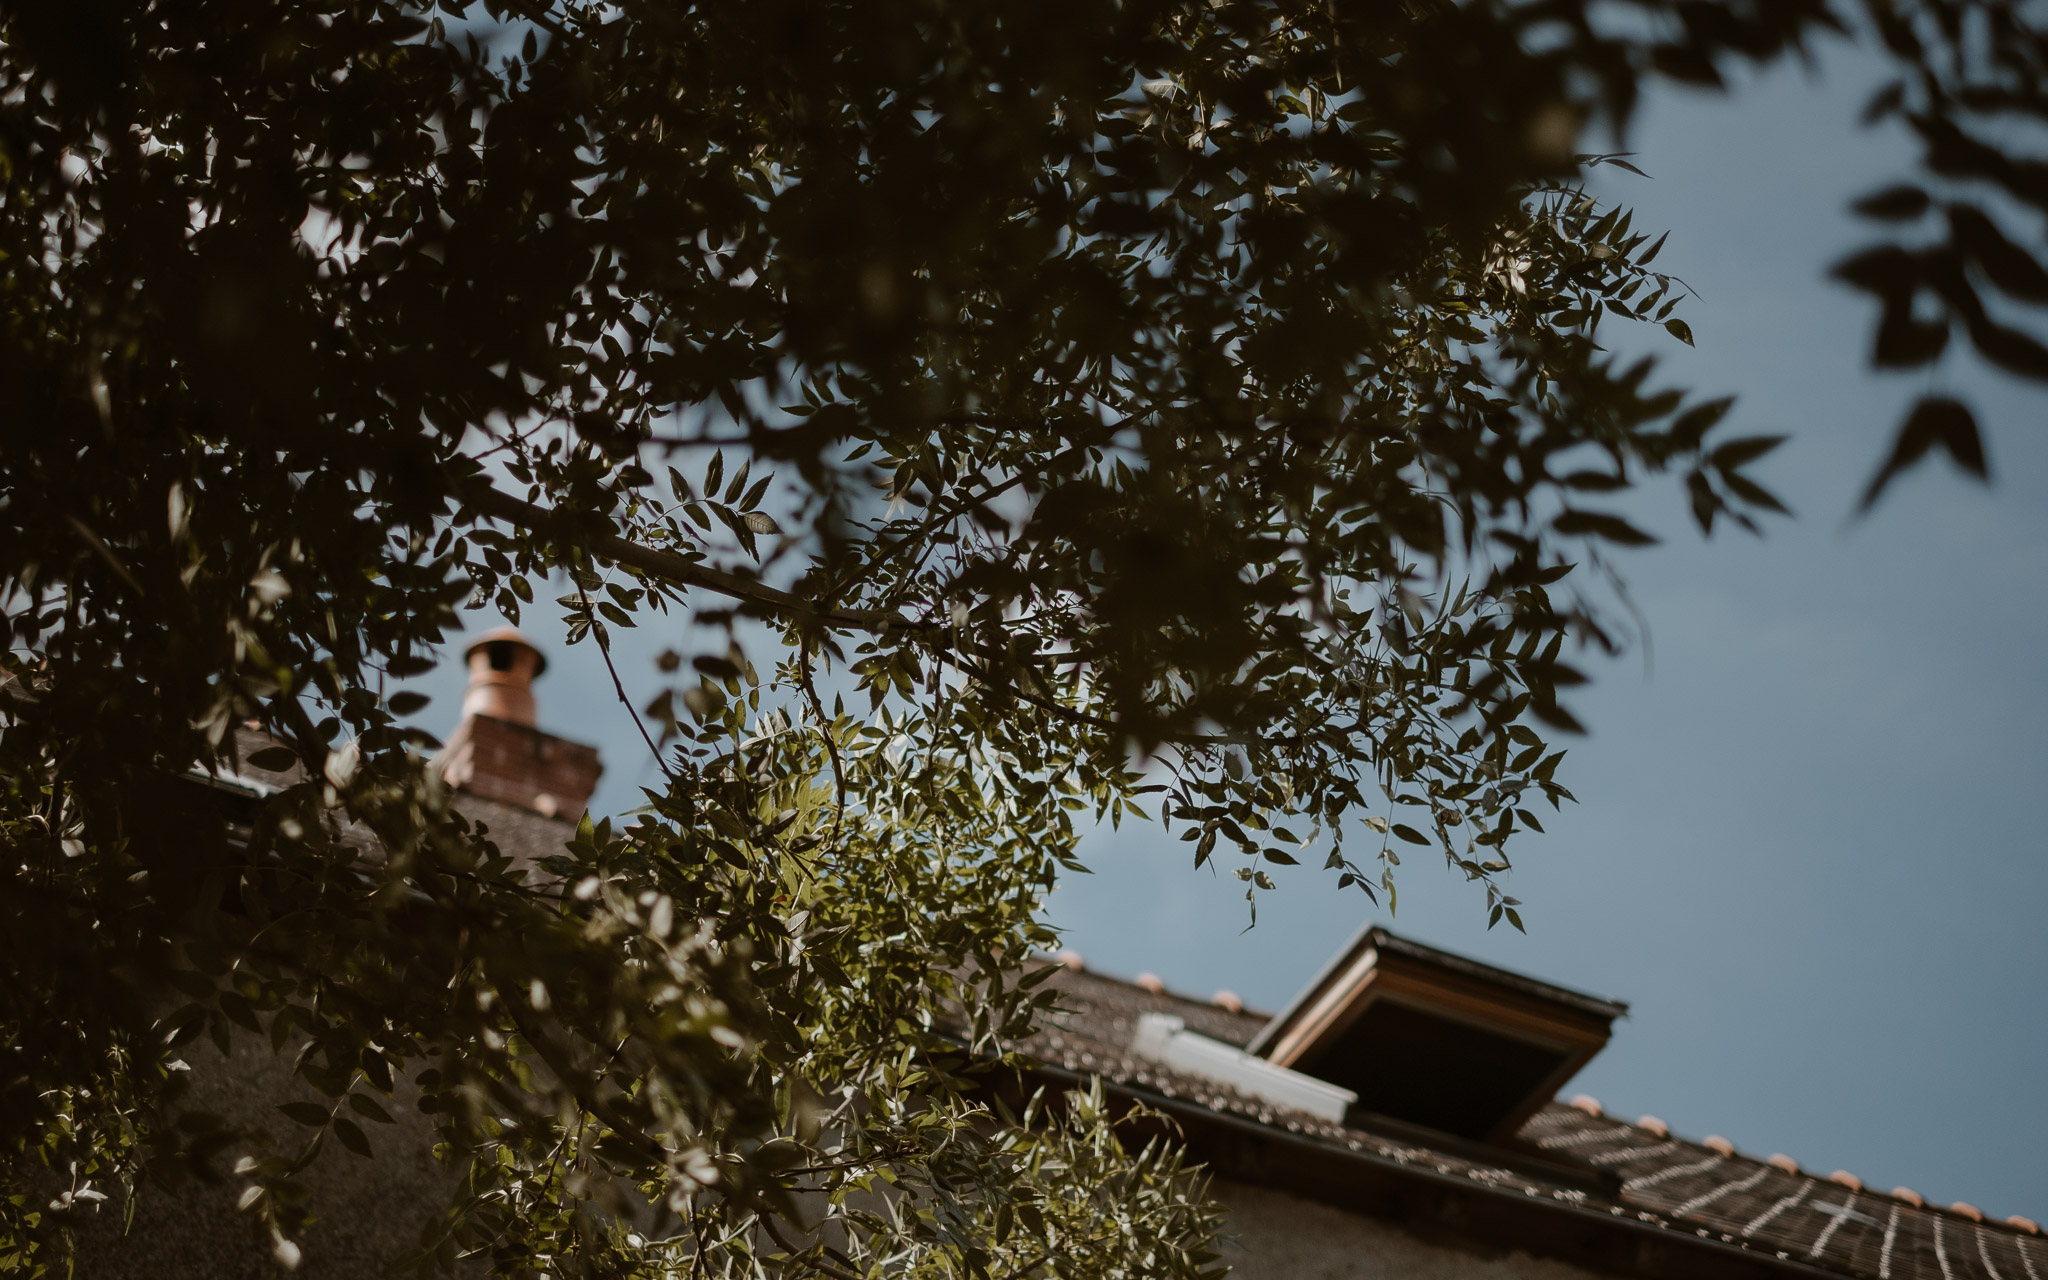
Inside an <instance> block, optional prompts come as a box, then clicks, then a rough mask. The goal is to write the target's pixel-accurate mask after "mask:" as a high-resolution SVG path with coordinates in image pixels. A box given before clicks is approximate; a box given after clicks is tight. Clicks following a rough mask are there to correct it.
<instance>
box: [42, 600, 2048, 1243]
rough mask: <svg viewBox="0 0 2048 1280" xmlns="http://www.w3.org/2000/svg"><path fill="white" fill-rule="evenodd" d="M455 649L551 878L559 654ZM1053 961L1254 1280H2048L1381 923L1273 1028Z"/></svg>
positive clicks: (529, 846) (572, 747) (359, 1235)
mask: <svg viewBox="0 0 2048 1280" xmlns="http://www.w3.org/2000/svg"><path fill="white" fill-rule="evenodd" d="M467 656H468V660H469V663H470V670H471V687H470V692H469V696H468V698H467V699H466V701H465V704H464V713H465V714H464V717H463V721H462V723H461V725H460V726H458V728H457V729H456V731H455V732H454V733H453V734H452V735H451V736H450V739H449V743H448V746H447V748H446V749H445V750H444V752H443V754H442V757H441V761H440V767H441V768H442V770H443V773H444V776H445V777H446V778H447V779H448V780H449V781H450V782H451V783H453V784H455V785H456V786H458V787H459V788H461V789H462V790H463V791H464V793H465V798H464V801H463V803H462V808H463V810H464V812H465V813H466V814H467V816H468V817H469V818H470V819H471V820H472V821H477V822H483V823H486V824H487V825H488V826H489V829H490V832H491V836H492V839H493V840H494V841H496V842H497V843H498V844H499V846H500V847H501V848H502V849H503V850H504V851H505V852H506V853H508V854H510V855H511V856H512V857H513V858H515V859H516V860H523V861H531V860H534V859H538V858H539V857H542V856H545V855H546V854H548V853H550V852H553V851H554V850H556V849H559V848H560V847H561V845H562V844H563V843H564V842H566V841H567V839H568V838H569V836H570V835H571V833H572V831H573V823H574V821H575V819H576V818H577V817H579V816H580V815H581V813H582V811H583V808H584V805H585V803H586V802H587V800H588V798H589V795H590V793H591V790H592V789H593V788H594V786H595V783H596V779H597V776H598V767H599V766H598V761H597V756H596V752H595V751H594V750H593V749H592V748H589V747H585V746H581V745H580V744H576V743H572V742H568V741H567V740H565V739H561V738H557V737H555V736H554V735H552V734H548V733H546V732H544V731H542V730H540V729H539V728H537V727H536V724H535V712H534V702H533V696H532V689H531V682H532V679H533V678H534V677H535V676H536V675H538V674H539V673H540V672H541V671H542V670H543V669H544V663H543V661H542V659H541V656H540V654H539V653H538V651H537V650H535V649H533V647H532V646H531V645H530V644H529V643H527V642H526V641H525V640H524V639H523V638H522V637H520V636H518V635H517V633H511V632H496V633H492V634H490V635H487V636H484V637H482V638H480V639H479V640H477V641H476V642H475V643H474V644H472V645H471V647H470V649H469V652H468V655H467ZM249 745H251V746H253V745H260V744H257V743H253V742H252V743H251V744H249ZM245 754H246V752H245ZM235 785H239V786H249V787H254V788H258V789H260V788H261V787H262V786H263V785H264V782H263V779H262V778H260V777H252V778H249V779H244V780H242V781H241V782H238V783H236V784H235ZM1037 963H1040V964H1044V965H1052V966H1056V967H1057V970H1058V971H1057V972H1056V973H1054V974H1053V975H1052V976H1051V978H1050V979H1049V981H1050V982H1051V984H1052V985H1053V986H1054V987H1055V988H1056V989H1057V990H1058V991H1059V993H1060V996H1061V1002H1060V1009H1059V1011H1058V1012H1057V1013H1056V1014H1054V1015H1053V1016H1052V1017H1051V1018H1050V1019H1049V1020H1048V1022H1047V1023H1046V1024H1045V1025H1044V1026H1043V1027H1042V1028H1041V1029H1040V1030H1039V1031H1038V1032H1037V1033H1036V1034H1035V1035H1034V1036H1033V1037H1032V1039H1031V1040H1030V1041H1029V1042H1027V1044H1026V1045H1025V1046H1024V1047H1025V1050H1026V1052H1027V1055H1028V1057H1029V1058H1030V1060H1031V1061H1032V1062H1033V1064H1034V1065H1033V1066H1032V1067H1031V1068H1030V1069H1029V1072H1028V1077H1027V1079H1026V1080H1025V1081H1024V1082H1023V1083H1024V1085H1025V1086H1026V1087H1027V1088H1029V1087H1035V1086H1049V1087H1051V1088H1053V1089H1055V1090H1057V1089H1063V1088H1067V1087H1073V1086H1077V1085H1083V1084H1085V1083H1087V1082H1088V1081H1089V1080H1091V1079H1096V1078H1099V1079H1100V1080H1101V1081H1102V1082H1103V1083H1104V1085H1105V1088H1106V1089H1107V1091H1108V1092H1109V1093H1110V1094H1111V1095H1112V1096H1113V1097H1116V1098H1119V1099H1121V1100H1123V1101H1125V1102H1127V1103H1131V1104H1142V1106H1143V1107H1145V1108H1147V1109H1148V1110H1149V1112H1150V1113H1152V1114H1154V1115H1156V1116H1157V1117H1160V1118H1161V1120H1160V1121H1154V1122H1151V1123H1154V1124H1159V1125H1160V1126H1161V1127H1163V1123H1164V1122H1171V1124H1172V1126H1173V1127H1174V1129H1175V1130H1176V1133H1177V1137H1178V1138H1179V1139H1180V1140H1181V1141H1183V1142H1185V1143H1186V1145H1187V1146H1188V1147H1189V1148H1190V1150H1191V1153H1192V1155H1193V1157H1194V1158H1195V1159H1196V1160H1197V1161H1199V1162H1201V1163H1202V1164H1204V1165H1205V1166H1206V1167H1207V1169H1208V1171H1209V1172H1210V1174H1211V1175H1212V1179H1213V1181H1212V1184H1211V1192H1212V1195H1213V1196H1214V1198H1216V1199H1217V1200H1218V1201H1220V1202H1221V1203H1222V1205H1223V1206H1224V1207H1225V1208H1226V1210H1227V1212H1228V1226H1227V1228H1226V1232H1225V1236H1224V1240H1223V1256H1224V1261H1225V1262H1226V1263H1228V1264H1229V1266H1230V1267H1231V1270H1232V1274H1233V1275H1235V1276H1238V1277H1241V1278H1243V1280H1381V1278H1382V1277H1386V1278H1389V1280H1391V1278H1392V1277H1402V1278H1403V1280H1592V1278H1593V1277H1645V1278H1655V1280H1763V1278H1765V1277H1778V1276H1788V1277H1789V1276H1806V1277H1823V1276H1828V1277H1845V1276H1846V1277H1856V1278H1859V1280H2048V1237H2044V1236H2043V1235H2042V1232H2041V1229H2040V1228H2039V1227H2038V1226H2037V1225H2036V1224H2034V1223H2033V1222H2031V1221H2028V1220H2026V1219H2024V1218H2011V1219H2007V1220H2005V1221H1990V1220H1987V1219H1986V1218H1985V1217H1984V1215H1983V1214H1981V1213H1979V1212H1978V1211H1977V1210H1976V1209H1974V1208H1972V1207H1970V1206H1968V1205H1963V1204H1956V1205H1950V1206H1946V1207H1943V1206H1936V1205H1930V1204H1927V1203H1925V1202H1924V1201H1923V1200H1922V1198H1921V1197H1920V1196H1918V1195H1916V1194H1914V1193H1913V1192H1911V1191H1909V1190H1906V1189H1904V1188H1898V1189H1894V1190H1892V1191H1888V1192H1887V1191H1881V1190H1877V1189H1874V1188H1868V1187H1864V1186H1863V1185H1862V1184H1861V1183H1860V1182H1859V1181H1858V1180H1857V1179H1856V1178H1854V1177H1852V1176H1850V1175H1849V1174H1846V1173H1843V1172H1839V1171H1837V1172H1835V1173H1832V1174H1828V1175H1824V1176H1823V1175H1820V1174H1817V1173H1815V1172H1812V1171H1808V1170H1804V1169H1801V1168H1800V1167H1799V1166H1798V1165H1797V1164H1796V1163H1795V1162H1793V1161H1791V1160H1790V1159H1788V1158H1786V1157H1784V1156H1777V1155H1773V1156H1770V1157H1768V1158H1763V1159H1759V1158H1756V1157H1754V1156H1752V1155H1748V1154H1745V1153H1741V1152H1737V1151H1736V1150H1734V1148H1733V1147H1732V1146H1731V1145H1730V1144H1728V1143H1727V1142H1726V1141H1724V1140H1723V1139H1720V1138H1716V1137H1705V1138H1702V1139H1700V1140H1698V1141H1693V1140H1690V1139H1687V1138H1684V1137H1680V1136H1677V1135H1674V1134H1672V1133H1671V1132H1669V1130H1668V1129H1667V1127H1666V1126H1665V1125H1664V1124H1663V1123H1662V1122H1660V1121H1658V1120H1656V1119H1655V1118H1653V1117H1647V1116H1646V1117H1642V1118H1640V1119H1636V1120H1629V1119H1625V1118H1622V1117H1617V1116H1611V1115H1608V1114H1606V1113H1605V1112H1604V1111H1603V1110H1602V1108H1601V1107H1600V1105H1599V1104H1598V1103H1597V1102H1595V1101H1593V1100H1592V1099H1590V1098H1586V1097H1583V1096H1581V1097H1575V1098H1573V1099H1572V1100H1571V1101H1569V1102H1559V1101H1557V1100H1556V1098H1557V1094H1558V1093H1559V1091H1560V1090H1562V1089H1563V1088H1564V1086H1565V1085H1566V1083H1567V1082H1568V1080H1569V1079H1570V1078H1571V1076H1572V1075H1573V1074H1574V1073H1575V1072H1577V1071H1578V1070H1579V1069H1580V1068H1581V1067H1583V1066H1584V1065H1585V1063H1586V1062H1587V1061H1588V1060H1590V1059H1591V1058H1592V1057H1593V1056H1594V1055H1595V1054H1597V1053H1598V1052H1599V1051H1600V1049H1601V1047H1602V1046H1604V1045H1605V1044H1606V1042H1607V1039H1608V1035H1609V1033H1610V1030H1611V1027H1612V1024H1613V1022H1614V1020H1615V1019H1616V1018H1617V1017H1618V1016H1620V1015H1621V1014H1622V1013H1624V1012H1625V1011H1626V1010H1625V1006H1623V1005H1621V1004H1620V1003H1618V1002H1615V1001H1611V1000H1605V999H1601V998H1599V997H1595V996H1589V995H1586V994H1584V993H1581V992H1576V991H1571V990H1567V989H1565V988H1562V987H1557V986H1554V985H1552V984H1548V983H1544V982H1540V981H1537V980H1535V979H1532V978H1529V977H1526V976H1524V975H1520V974H1515V973H1510V972H1507V971H1504V970H1501V969H1497V968H1494V967H1492V966H1488V965H1484V964H1480V963H1478V962H1476V961H1472V960H1469V959H1465V958H1463V957H1460V956H1456V955H1452V954H1449V953H1446V952H1443V951H1439V950H1436V949H1434V948H1431V947H1427V946H1424V945H1422V944H1419V943H1416V942H1413V941H1410V940H1407V939H1403V938H1401V937H1399V936H1397V935H1394V934H1391V933H1389V932H1387V931H1386V930H1384V929H1379V928H1368V929H1366V930H1365V931H1364V932H1362V933H1361V934H1360V935H1359V936H1358V937H1357V938H1356V939H1354V940H1353V942H1352V943H1351V944H1350V945H1349V946H1348V947H1347V948H1345V950H1344V951H1343V952H1341V953H1340V954H1339V955H1337V956H1336V957H1335V958H1333V960H1332V961H1331V962H1330V964H1329V965H1328V966H1327V967H1326V968H1325V969H1324V970H1323V972H1322V973H1320V974H1318V975H1317V976H1316V977H1315V978H1314V979H1313V980H1312V981H1311V982H1310V983H1309V984H1308V985H1307V987H1306V988H1305V989H1304V990H1303V992H1302V994H1301V996H1300V997H1298V998H1297V999H1296V1000H1295V1001H1294V1002H1293V1003H1291V1004H1290V1005H1289V1006H1288V1007H1287V1008H1286V1009H1283V1010H1282V1011H1280V1012H1279V1013H1278V1014H1276V1015H1272V1016H1267V1015H1263V1014H1258V1013H1253V1012H1250V1011H1247V1010H1245V1009H1244V1008H1243V1007H1242V1004H1241V1003H1240V1002H1239V1001H1238V1000H1236V999H1235V998H1234V997H1231V996H1229V995H1228V994H1227V993H1223V994H1219V995H1218V996H1217V997H1215V998H1213V999H1210V1000H1197V999H1191V998H1188V997H1185V996H1182V995H1176V994H1173V993H1171V992H1168V991H1166V990H1165V989H1164V987H1163V985H1162V984H1161V983H1160V982H1159V981H1158V980H1157V979H1156V978H1151V977H1149V976H1144V975H1141V976H1140V977H1139V978H1137V979H1136V980H1133V981H1124V980H1121V979H1118V978H1114V977H1111V976H1108V975H1105V974H1101V973H1096V972H1093V971H1091V970H1089V969H1088V968H1087V967H1086V965H1085V964H1084V963H1083V962H1082V960H1081V958H1080V957H1079V956H1075V955H1072V954H1071V953H1067V954H1063V955H1062V956H1060V957H1058V958H1049V959H1045V960H1041V961H1038V962H1037ZM237 1055H238V1056H237V1057H236V1058H235V1059H233V1060H232V1061H231V1062H230V1063H229V1064H227V1065H225V1066H215V1067H211V1068H209V1069H207V1070H205V1071H202V1072H198V1073H196V1074H197V1076H198V1078H196V1079H195V1081H194V1085H195V1097H194V1101H195V1102H197V1103H199V1104H200V1105H203V1106H206V1107H208V1108H210V1109H213V1110H216V1111H217V1112H219V1113H220V1114H222V1115H223V1116H225V1117H226V1118H227V1119H229V1120H230V1121H231V1122H235V1123H248V1124H251V1125H260V1124H262V1123H264V1122H265V1121H266V1120H267V1118H268V1116H269V1113H270V1111H271V1108H272V1107H273V1106H275V1104H276V1103H277V1102H278V1101H280V1100H282V1099H284V1098H286V1097H290V1096H293V1095H294V1091H295V1090H296V1089H298V1088H299V1087H300V1086H298V1084H297V1083H296V1082H295V1081H294V1080H293V1079H292V1077H291V1074H290V1071H289V1068H288V1066H287V1065H286V1064H285V1063H283V1062H282V1061H279V1060H277V1059H275V1058H273V1057H272V1056H271V1055H270V1054H268V1053H267V1052H266V1051H264V1050H262V1049H260V1048H255V1047H252V1046H250V1045H248V1044H242V1045H240V1046H239V1047H238V1049H237ZM1140 1132H1143V1127H1142V1126H1141V1127H1140ZM432 1141H433V1139H432V1133H431V1129H430V1128H429V1126H428V1125H427V1123H426V1122H425V1120H424V1118H423V1117H420V1116H418V1115H417V1114H415V1113H413V1112H411V1111H410V1110H409V1109H408V1110H404V1111H403V1112H402V1119H401V1121H400V1125H399V1132H396V1133H392V1132H391V1131H386V1134H385V1136H384V1139H383V1140H382V1141H381V1142H380V1144H379V1145H380V1148H381V1154H380V1158H379V1159H378V1160H377V1162H376V1163H375V1164H363V1163H358V1162H354V1161H349V1162H341V1161H336V1160H325V1161H320V1162H317V1163H316V1164H315V1165H314V1166H313V1167H312V1168H311V1169H309V1170H308V1171H307V1173H306V1175H305V1178H306V1181H307V1182H308V1183H309V1184H310V1187H311V1189H312V1191H313V1192H314V1194H315V1196H316V1197H317V1201H318V1204H319V1213H320V1219H321V1220H320V1222H319V1223H317V1224H316V1225H315V1226H314V1228H313V1229H312V1230H311V1232H310V1233H308V1235H307V1236H306V1237H305V1239H304V1240H303V1245H304V1254H305V1265H304V1266H303V1267H302V1268H301V1270H300V1275H301V1276H304V1277H309V1278H311V1280H328V1278H334V1280H358V1278H360V1280H370V1277H374V1276H379V1275H383V1274H385V1270H386V1267H387V1266H388V1265H389V1263H390V1261H391V1260H392V1259H393V1258H395V1257H396V1256H397V1255H398V1254H400V1253H401V1252H403V1251H404V1250H405V1249H406V1248H407V1246H408V1245H409V1244H410V1243H411V1240H412V1234H413V1231H414V1230H415V1229H416V1227H417V1226H418V1224H419V1221H420V1219H421V1218H422V1217H423V1215H424V1214H426V1213H427V1212H430V1211H431V1209H432V1208H433V1207H434V1206H435V1205H436V1204H437V1203H438V1202H440V1201H442V1200H444V1199H445V1198H446V1196H447V1194H448V1192H449V1191H450V1190H451V1185H450V1178H451V1174H450V1171H449V1170H448V1169H447V1168H446V1167H445V1166H441V1165H439V1164H437V1163H436V1162H435V1161H434V1160H433V1159H432V1157H431V1155H430V1154H429V1152H430V1149H431V1144H432ZM111 1228H112V1224H106V1225H105V1226H104V1227H102V1228H101V1229H98V1230H94V1231H89V1232H87V1233H85V1238H84V1239H83V1240H82V1241H81V1246H82V1247H81V1253H80V1258H79V1267H78V1271H77V1274H78V1275H79V1276H81V1277H82V1278H83V1280H245V1278H246V1280H257V1278H258V1277H269V1276H274V1275H275V1274H276V1270H275V1267H274V1265H273V1264H272V1262H271V1260H270V1258H269V1254H268V1251H267V1250H266V1249H264V1248H263V1247H261V1245H260V1244H259V1243H258V1242H255V1241H253V1240H251V1239H250V1236H249V1234H248V1231H247V1228H246V1225H245V1224H244V1223H243V1222H242V1221H241V1220H240V1218H239V1216H238V1215H237V1214H236V1213H235V1212H234V1210H233V1208H232V1206H231V1205H230V1204H229V1203H227V1201H226V1199H225V1198H224V1197H222V1196H221V1195H220V1194H218V1189H217V1188H206V1187H200V1188H193V1189H190V1190H189V1191H188V1192H187V1193H185V1194H178V1193H176V1192H172V1193H167V1194H153V1195H151V1196H149V1197H146V1198H145V1199H144V1200H143V1201H142V1202H141V1204H140V1207H139V1211H138V1216H137V1220H136V1222H135V1223H134V1225H133V1227H132V1229H131V1230H129V1231H128V1232H126V1233H125V1234H123V1233H121V1232H119V1231H117V1230H114V1229H111Z"/></svg>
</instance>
